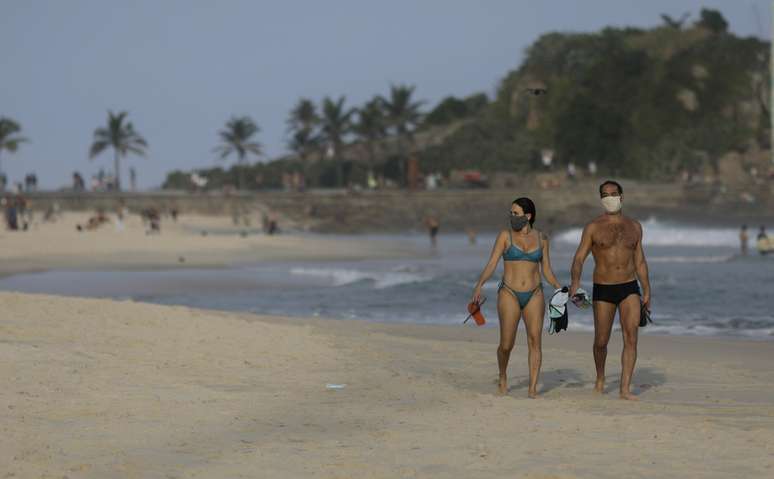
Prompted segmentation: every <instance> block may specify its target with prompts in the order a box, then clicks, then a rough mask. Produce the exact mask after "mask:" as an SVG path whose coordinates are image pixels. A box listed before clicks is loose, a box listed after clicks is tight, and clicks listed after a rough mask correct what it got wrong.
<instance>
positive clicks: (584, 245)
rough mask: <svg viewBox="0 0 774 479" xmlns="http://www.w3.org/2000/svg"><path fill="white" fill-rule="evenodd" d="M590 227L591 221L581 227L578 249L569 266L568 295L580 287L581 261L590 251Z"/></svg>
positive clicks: (584, 259)
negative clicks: (569, 281) (581, 232)
mask: <svg viewBox="0 0 774 479" xmlns="http://www.w3.org/2000/svg"><path fill="white" fill-rule="evenodd" d="M591 229H592V223H589V224H587V225H586V227H585V228H583V234H582V235H581V241H580V244H579V245H578V250H577V251H576V252H575V257H574V258H573V260H572V266H571V267H570V277H571V278H572V280H571V283H570V297H572V296H573V295H574V294H575V291H577V290H578V288H579V287H580V280H581V273H583V262H584V261H586V257H587V256H588V255H589V253H590V252H591Z"/></svg>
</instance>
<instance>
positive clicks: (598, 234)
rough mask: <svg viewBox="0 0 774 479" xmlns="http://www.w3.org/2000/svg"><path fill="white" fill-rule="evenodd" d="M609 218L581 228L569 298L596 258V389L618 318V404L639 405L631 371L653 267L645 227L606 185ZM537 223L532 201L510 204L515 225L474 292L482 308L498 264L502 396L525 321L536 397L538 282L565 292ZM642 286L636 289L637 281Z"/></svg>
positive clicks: (502, 236)
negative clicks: (649, 262)
mask: <svg viewBox="0 0 774 479" xmlns="http://www.w3.org/2000/svg"><path fill="white" fill-rule="evenodd" d="M599 196H600V201H601V206H602V208H603V209H604V213H603V214H602V215H600V216H598V217H596V218H595V219H593V220H592V221H591V222H589V223H588V224H587V225H586V226H585V227H584V228H583V233H582V236H581V240H580V245H579V246H578V249H577V251H576V253H575V256H574V258H573V261H572V265H571V268H570V273H571V284H570V285H569V286H568V287H567V290H568V296H569V297H571V298H572V297H576V298H578V297H581V298H583V296H584V295H585V292H584V291H583V290H582V289H581V288H580V280H581V273H582V271H583V263H584V262H585V260H586V258H587V257H588V255H589V253H591V254H592V255H593V257H594V274H593V280H594V289H593V292H592V305H593V311H594V346H593V353H594V363H595V365H596V384H595V386H594V390H595V391H596V392H599V393H602V392H604V388H605V362H606V359H607V345H608V342H609V340H610V333H611V331H612V329H613V322H614V320H615V315H616V313H618V314H619V316H620V322H621V329H622V332H623V353H622V356H621V363H622V370H621V382H620V397H621V398H622V399H628V400H636V399H637V398H636V396H635V395H633V394H632V392H631V381H632V375H633V373H634V365H635V363H636V361H637V335H638V328H639V326H640V320H641V315H642V314H643V311H645V312H647V313H648V314H649V311H650V282H649V280H648V265H647V262H646V261H645V253H644V252H643V249H642V226H641V225H640V223H639V222H637V221H636V220H634V219H632V218H629V217H626V216H624V215H623V213H622V205H623V188H622V187H621V185H620V184H619V183H617V182H615V181H612V180H608V181H605V182H604V183H602V184H601V185H600V186H599ZM536 218H537V208H536V206H535V203H534V202H533V201H532V200H530V199H529V198H524V197H522V198H517V199H516V200H514V201H513V203H512V204H511V209H510V213H509V220H510V226H509V227H508V228H507V229H504V230H502V231H501V232H500V233H499V234H498V236H497V239H496V240H495V243H494V247H493V248H492V253H491V256H490V257H489V261H488V262H487V264H486V266H485V267H484V270H483V271H482V273H481V276H480V277H479V279H478V282H477V283H476V285H475V288H474V290H473V298H472V301H473V303H475V304H480V303H481V301H482V296H481V288H482V287H483V285H484V283H486V281H487V280H488V279H489V278H490V277H491V276H492V274H493V273H494V271H495V268H496V267H497V263H498V262H499V260H500V258H502V259H503V263H504V272H503V277H502V279H501V281H500V283H499V287H498V293H497V313H498V316H499V320H500V344H499V346H498V348H497V363H498V366H499V369H500V377H499V392H500V393H501V394H505V393H507V391H508V377H507V369H508V360H509V358H510V355H511V351H512V350H513V346H514V342H515V339H516V329H517V326H518V324H519V321H520V320H521V319H522V318H523V320H524V324H525V326H526V331H527V347H528V363H529V388H528V395H529V397H531V398H534V397H537V395H538V390H537V384H538V376H539V374H540V366H541V363H542V346H541V337H542V334H541V332H542V328H543V316H544V313H545V298H544V296H543V284H542V281H541V277H543V278H545V280H546V281H547V282H548V283H549V284H550V285H551V286H553V287H554V288H556V289H557V290H560V289H561V288H562V285H561V284H559V281H558V280H557V279H556V276H555V275H554V272H553V269H552V268H551V259H550V254H549V250H550V245H549V238H548V236H547V235H545V234H544V233H542V232H540V231H538V230H536V229H534V228H533V225H534V224H535V219H536ZM638 280H639V282H638Z"/></svg>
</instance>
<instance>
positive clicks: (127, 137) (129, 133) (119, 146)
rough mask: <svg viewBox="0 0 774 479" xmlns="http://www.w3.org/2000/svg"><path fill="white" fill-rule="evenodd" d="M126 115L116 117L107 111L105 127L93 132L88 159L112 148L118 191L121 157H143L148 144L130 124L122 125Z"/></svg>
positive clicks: (119, 114) (120, 113)
mask: <svg viewBox="0 0 774 479" xmlns="http://www.w3.org/2000/svg"><path fill="white" fill-rule="evenodd" d="M126 115H127V112H125V111H122V112H119V113H118V114H117V115H114V114H113V112H112V111H108V121H107V127H106V128H97V129H96V130H94V142H93V143H92V144H91V150H89V158H94V157H95V156H97V155H99V154H100V153H102V152H103V151H104V150H106V149H107V148H108V147H112V148H113V167H114V169H115V171H114V174H115V179H116V185H115V186H116V189H117V190H119V191H120V190H121V157H123V156H126V155H127V154H128V153H134V154H135V155H140V156H145V149H146V148H148V143H147V142H146V141H145V139H144V138H143V137H142V136H140V134H139V133H137V132H136V131H135V130H134V125H132V122H126V123H124V120H125V119H126Z"/></svg>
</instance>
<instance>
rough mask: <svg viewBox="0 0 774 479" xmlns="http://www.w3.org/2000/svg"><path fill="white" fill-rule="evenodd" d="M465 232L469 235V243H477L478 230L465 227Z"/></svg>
mask: <svg viewBox="0 0 774 479" xmlns="http://www.w3.org/2000/svg"><path fill="white" fill-rule="evenodd" d="M465 233H466V234H467V235H468V243H470V244H471V245H475V244H476V230H475V229H473V228H470V227H468V228H465Z"/></svg>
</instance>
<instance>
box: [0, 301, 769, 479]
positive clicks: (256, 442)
mask: <svg viewBox="0 0 774 479" xmlns="http://www.w3.org/2000/svg"><path fill="white" fill-rule="evenodd" d="M0 305H2V307H3V309H4V311H6V312H7V313H9V314H4V315H3V316H2V317H0V331H2V341H0V358H2V361H0V374H2V375H3V376H4V377H7V386H6V387H5V388H3V390H2V391H0V427H2V428H3V431H4V434H3V435H2V436H0V463H2V464H5V465H7V466H6V467H5V470H6V471H7V472H8V473H13V474H15V477H39V476H45V475H54V474H58V475H57V476H56V477H59V476H61V475H62V474H68V475H70V477H85V478H98V477H114V476H121V477H168V476H169V475H174V476H175V477H194V476H197V477H237V476H243V477H323V478H339V477H354V476H359V477H395V475H396V473H397V474H398V475H400V476H402V477H438V476H439V475H440V476H443V477H450V478H457V477H459V478H467V477H483V478H490V477H492V478H494V477H503V475H506V476H507V475H510V476H512V475H514V474H517V475H519V476H521V477H536V478H549V477H561V478H575V477H589V476H591V475H593V476H596V477H620V476H621V475H622V474H626V475H627V477H635V478H637V477H642V478H645V477H654V476H664V477H668V476H679V477H717V478H725V477H732V476H745V477H765V476H767V475H768V474H770V472H771V471H772V470H774V446H772V444H774V371H771V368H770V357H771V352H772V350H773V348H772V347H771V345H770V344H767V343H739V342H735V341H726V340H719V339H711V338H686V337H676V338H655V337H653V336H643V337H642V338H641V342H640V354H639V358H638V363H637V368H636V370H635V376H634V381H633V385H634V392H635V393H637V394H639V396H640V401H639V402H637V403H631V402H628V401H621V400H618V399H617V394H616V386H617V380H618V374H619V373H620V362H619V361H620V359H619V353H620V346H621V344H620V343H621V341H620V337H619V336H620V335H613V337H612V339H611V344H610V354H609V357H608V367H607V379H608V384H607V388H606V389H607V392H608V393H607V394H604V395H602V396H600V395H597V394H594V393H593V392H592V391H591V388H592V386H593V377H594V366H593V360H592V355H591V340H592V336H591V335H590V334H583V333H574V334H565V333H561V334H560V335H559V336H551V337H544V341H543V351H544V354H543V369H542V373H541V381H540V383H539V384H540V389H539V390H540V392H541V395H542V399H539V400H530V399H527V397H526V377H527V359H526V347H525V340H526V338H525V335H524V334H522V333H523V330H520V331H519V334H518V336H517V343H516V348H515V350H514V352H513V354H512V358H511V363H510V368H509V375H510V390H509V393H508V394H507V395H506V396H497V395H496V394H495V389H496V378H497V365H496V359H495V349H496V346H497V339H496V338H497V334H498V331H497V330H496V329H489V328H487V329H478V328H472V327H471V328H465V327H457V326H439V325H432V326H430V325H405V324H400V325H398V324H393V325H388V324H377V323H366V322H361V321H355V320H327V319H316V318H306V319H304V320H296V319H293V320H290V319H287V318H281V317H276V316H274V317H271V316H256V315H252V314H248V313H225V312H217V311H208V310H200V309H192V308H187V307H180V306H158V305H150V304H144V303H137V302H134V301H113V300H102V299H83V298H64V297H54V296H47V295H27V294H18V293H0ZM327 384H334V385H336V384H338V385H341V386H340V387H339V389H329V388H328V387H326V385H327ZM337 387H338V386H337ZM557 437H561V444H562V447H557ZM590 438H593V440H589V439H590ZM514 444H516V445H519V446H518V447H509V445H511V446H512V445H514ZM632 447H634V448H635V449H636V450H638V451H643V452H642V453H641V454H640V453H638V454H632ZM396 457H399V458H400V460H399V461H398V462H396V460H395V458H396ZM253 471H260V473H256V472H253ZM73 474H74V476H73Z"/></svg>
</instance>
